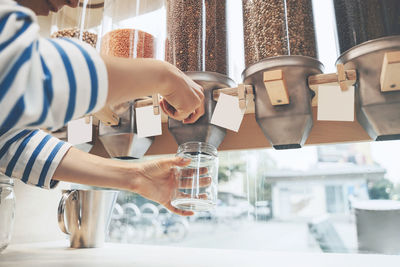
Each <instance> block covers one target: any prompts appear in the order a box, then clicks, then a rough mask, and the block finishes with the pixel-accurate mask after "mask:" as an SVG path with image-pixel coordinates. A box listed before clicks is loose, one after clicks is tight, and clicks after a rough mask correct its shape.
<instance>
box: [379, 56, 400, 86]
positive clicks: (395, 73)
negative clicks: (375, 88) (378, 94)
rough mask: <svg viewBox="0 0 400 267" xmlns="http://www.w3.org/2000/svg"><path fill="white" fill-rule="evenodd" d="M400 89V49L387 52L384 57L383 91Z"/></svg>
mask: <svg viewBox="0 0 400 267" xmlns="http://www.w3.org/2000/svg"><path fill="white" fill-rule="evenodd" d="M399 90H400V51H395V52H387V53H385V56H384V57H383V65H382V72H381V91H382V92H391V91H399Z"/></svg>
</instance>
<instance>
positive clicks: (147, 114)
mask: <svg viewBox="0 0 400 267" xmlns="http://www.w3.org/2000/svg"><path fill="white" fill-rule="evenodd" d="M136 127H137V134H138V136H139V137H149V136H155V135H160V134H162V130H161V113H160V114H159V115H154V113H153V106H146V107H141V108H136Z"/></svg>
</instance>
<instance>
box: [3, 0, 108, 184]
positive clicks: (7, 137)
mask: <svg viewBox="0 0 400 267" xmlns="http://www.w3.org/2000/svg"><path fill="white" fill-rule="evenodd" d="M38 30H39V27H38V25H37V23H36V17H35V15H34V14H33V12H31V11H30V10H29V9H26V8H24V7H21V6H19V5H17V4H15V2H13V1H5V0H4V1H3V0H0V172H1V173H4V174H6V175H8V176H10V177H13V178H17V179H21V180H22V181H23V182H25V183H28V184H32V185H36V186H39V187H43V188H51V187H53V186H54V185H55V184H56V182H55V181H52V180H51V179H52V176H53V174H54V172H55V170H56V168H57V166H58V165H59V163H60V162H61V160H62V158H63V157H64V155H65V153H66V152H67V151H68V149H69V148H70V144H68V143H65V142H62V141H60V140H58V139H56V138H54V137H52V136H51V135H48V134H46V133H45V132H43V131H40V130H36V129H38V128H46V129H51V130H55V129H58V128H60V127H62V126H63V125H65V124H66V123H67V122H68V121H70V120H73V119H76V118H80V117H82V116H83V115H85V114H88V113H92V112H96V111H97V110H99V109H100V108H101V107H102V106H103V105H104V104H105V101H106V97H107V86H108V81H107V71H106V68H105V65H104V62H103V61H102V60H101V58H100V56H99V55H98V53H97V52H96V50H95V49H93V48H92V47H91V46H90V45H87V44H84V43H80V42H78V41H75V40H66V39H57V40H52V39H44V38H40V37H39V33H38Z"/></svg>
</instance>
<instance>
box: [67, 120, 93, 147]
mask: <svg viewBox="0 0 400 267" xmlns="http://www.w3.org/2000/svg"><path fill="white" fill-rule="evenodd" d="M88 118H89V119H87V118H81V119H78V120H73V121H70V122H68V124H67V140H68V143H71V144H72V145H79V144H83V143H88V142H92V128H93V125H92V116H90V117H88Z"/></svg>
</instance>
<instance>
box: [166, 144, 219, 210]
mask: <svg viewBox="0 0 400 267" xmlns="http://www.w3.org/2000/svg"><path fill="white" fill-rule="evenodd" d="M176 156H178V157H181V158H188V159H191V162H190V164H189V165H188V166H186V167H182V168H181V167H177V168H176V172H175V175H176V179H177V188H176V190H175V193H174V196H173V198H172V201H171V204H172V206H174V207H176V208H178V209H182V210H192V211H207V210H210V209H212V208H213V207H214V206H215V205H216V203H217V193H218V189H217V185H218V154H217V149H216V148H215V147H214V146H212V145H210V144H208V143H203V142H187V143H184V144H182V145H180V146H179V147H178V152H177V154H176Z"/></svg>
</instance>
